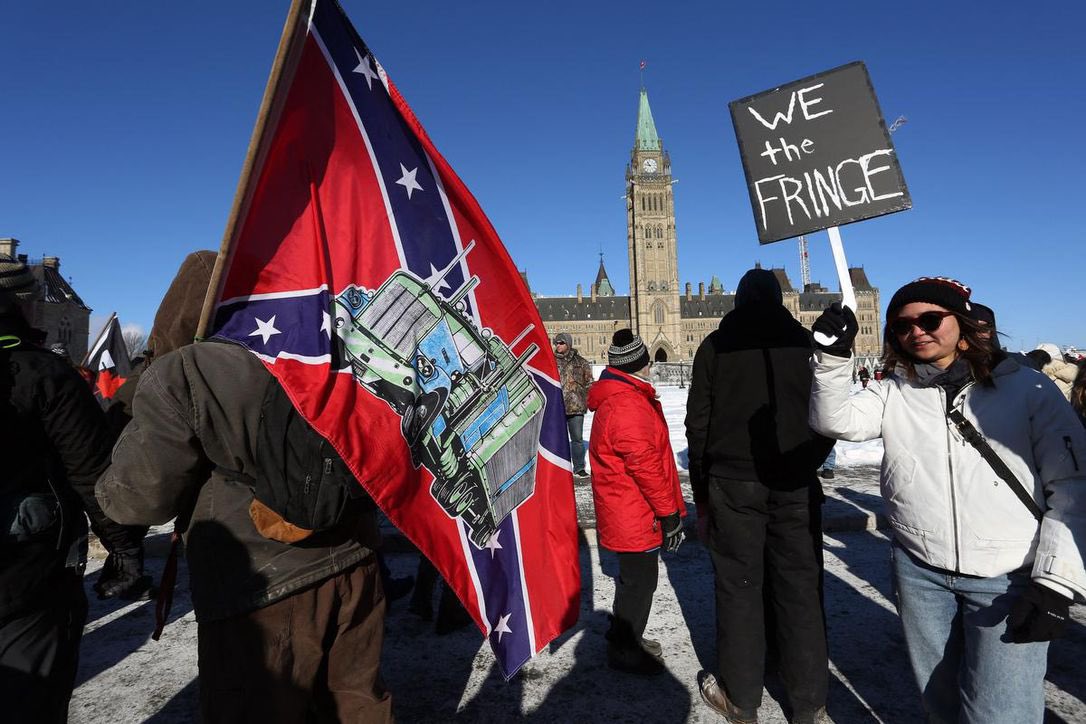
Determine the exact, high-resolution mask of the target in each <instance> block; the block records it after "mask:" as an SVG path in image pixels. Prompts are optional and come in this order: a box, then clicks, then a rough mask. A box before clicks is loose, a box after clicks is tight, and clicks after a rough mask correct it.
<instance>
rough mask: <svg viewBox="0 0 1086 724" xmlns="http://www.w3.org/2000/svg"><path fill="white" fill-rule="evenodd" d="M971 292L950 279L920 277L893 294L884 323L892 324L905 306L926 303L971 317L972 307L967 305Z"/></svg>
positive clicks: (955, 280)
mask: <svg viewBox="0 0 1086 724" xmlns="http://www.w3.org/2000/svg"><path fill="white" fill-rule="evenodd" d="M971 293H972V290H971V289H970V288H969V287H967V286H965V285H964V284H962V283H961V282H959V281H958V280H957V279H951V278H950V277H920V278H919V279H917V280H916V281H912V282H909V283H908V284H906V285H905V286H903V287H902V288H901V289H898V290H897V291H896V292H894V296H893V297H891V299H890V305H889V306H888V307H887V308H886V321H887V322H892V321H893V320H894V319H896V318H897V315H898V312H900V311H901V308H902V307H904V306H905V305H906V304H912V303H913V302H927V303H928V304H938V305H939V306H940V307H942V308H943V309H945V310H947V311H949V312H955V313H957V314H961V315H962V316H965V317H972V316H973V307H972V305H971V304H970V303H969V295H970V294H971Z"/></svg>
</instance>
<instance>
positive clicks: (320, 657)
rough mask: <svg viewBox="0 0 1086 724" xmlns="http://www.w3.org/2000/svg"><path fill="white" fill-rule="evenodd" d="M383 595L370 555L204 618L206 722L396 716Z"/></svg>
mask: <svg viewBox="0 0 1086 724" xmlns="http://www.w3.org/2000/svg"><path fill="white" fill-rule="evenodd" d="M384 622H385V595H384V591H383V590H382V588H381V580H380V576H379V575H378V574H377V562H376V559H375V558H374V557H373V556H371V557H369V558H367V559H366V560H364V561H362V562H361V563H359V564H358V565H357V566H354V567H353V568H350V569H348V570H346V571H343V572H342V573H339V574H337V575H335V576H332V577H331V578H328V579H326V580H324V581H322V582H321V583H319V584H316V585H314V586H311V587H309V588H306V589H303V590H301V591H298V592H297V593H294V594H292V595H290V596H288V597H286V598H284V599H282V600H280V601H276V602H275V603H273V604H270V605H268V606H265V607H263V608H259V609H257V610H255V611H251V612H249V613H246V614H242V615H239V616H234V617H232V618H228V619H225V620H222V621H212V622H208V623H201V624H200V625H199V633H198V640H199V644H198V647H199V667H200V714H201V717H202V719H203V721H205V722H231V723H235V722H259V723H260V724H272V723H273V722H313V721H319V722H366V723H367V724H368V723H369V722H390V721H392V697H391V695H390V694H389V693H388V691H386V690H385V686H384V682H383V681H382V680H381V673H380V660H381V642H382V639H383V638H384Z"/></svg>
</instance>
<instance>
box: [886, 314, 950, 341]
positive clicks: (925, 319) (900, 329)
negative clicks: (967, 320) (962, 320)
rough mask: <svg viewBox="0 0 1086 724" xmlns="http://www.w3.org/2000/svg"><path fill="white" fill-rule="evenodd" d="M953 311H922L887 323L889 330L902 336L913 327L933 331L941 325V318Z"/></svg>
mask: <svg viewBox="0 0 1086 724" xmlns="http://www.w3.org/2000/svg"><path fill="white" fill-rule="evenodd" d="M953 315H954V312H924V313H923V314H918V315H916V316H915V317H898V318H897V319H895V320H894V321H892V322H890V324H889V325H888V326H889V328H890V331H891V332H893V333H894V334H896V335H897V336H899V337H904V336H905V335H906V334H908V333H909V332H910V331H911V330H912V328H913V327H920V329H921V330H923V331H925V332H934V331H935V330H937V329H939V327H941V326H942V325H943V320H944V319H946V318H947V317H950V316H953Z"/></svg>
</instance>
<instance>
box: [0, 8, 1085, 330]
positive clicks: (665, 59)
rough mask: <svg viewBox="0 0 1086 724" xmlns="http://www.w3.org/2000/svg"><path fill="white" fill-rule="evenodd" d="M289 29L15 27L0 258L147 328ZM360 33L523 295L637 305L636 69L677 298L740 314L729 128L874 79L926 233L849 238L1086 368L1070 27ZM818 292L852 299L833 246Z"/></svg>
mask: <svg viewBox="0 0 1086 724" xmlns="http://www.w3.org/2000/svg"><path fill="white" fill-rule="evenodd" d="M288 4H289V3H288V2H286V1H285V0H282V1H275V2H272V1H269V0H262V1H260V2H257V1H255V0H253V1H248V2H241V1H236V2H233V1H232V2H229V3H223V2H209V1H205V0H190V2H186V3H146V2H144V3H138V2H134V1H133V2H103V3H77V2H62V3H26V2H13V1H10V0H0V17H3V18H4V22H3V25H2V26H0V99H2V103H0V139H2V140H0V236H14V237H16V238H18V239H20V240H21V241H22V246H21V247H20V250H21V251H22V252H24V253H28V254H30V255H31V256H34V257H37V256H42V255H46V254H48V255H58V256H60V257H61V259H62V264H63V266H62V270H63V272H64V273H65V275H67V276H69V277H71V278H72V280H73V282H74V284H75V285H76V288H77V290H78V291H79V292H80V294H81V295H82V296H83V297H84V299H85V300H86V301H87V303H88V304H89V305H90V306H91V307H93V308H94V309H95V317H94V319H95V321H97V320H98V319H101V318H104V316H101V315H105V314H108V313H109V312H110V311H114V310H115V311H117V312H118V314H119V315H120V317H121V320H122V321H123V322H127V323H135V324H139V325H142V326H143V327H144V328H149V327H150V323H151V320H152V318H153V316H154V312H155V308H156V306H157V304H158V301H159V299H160V298H161V295H162V293H163V292H164V291H165V288H166V286H167V285H168V283H169V280H170V278H171V276H172V274H173V272H174V271H175V270H176V268H177V265H178V263H179V262H180V260H181V259H182V258H183V257H184V255H185V254H186V253H187V252H188V251H191V250H193V249H197V248H218V245H219V242H220V240H221V237H222V233H223V228H224V226H225V222H226V217H227V213H228V211H229V208H230V204H231V202H232V199H233V195H234V192H235V189H236V185H237V180H238V175H239V172H240V168H241V164H242V160H243V158H244V155H245V151H246V148H247V146H248V142H249V136H250V134H251V132H252V128H253V122H254V120H255V117H256V112H257V108H258V106H259V103H260V99H261V96H262V94H263V89H264V84H265V82H266V80H267V75H268V71H269V68H270V66H271V61H272V58H273V56H274V54H275V49H276V46H277V43H278V40H279V34H280V31H281V29H282V24H283V20H284V18H285V16H286V10H287V7H288ZM343 5H344V7H345V9H346V10H347V13H348V15H349V16H350V18H351V19H352V21H353V22H354V24H355V27H356V28H357V29H358V31H359V33H360V34H361V35H362V37H363V38H364V39H365V40H366V42H367V43H368V44H369V45H370V47H371V49H372V50H373V51H374V53H375V54H376V56H377V57H378V59H379V60H380V61H381V62H382V64H383V65H384V66H385V68H386V70H387V71H388V73H389V75H390V76H391V78H392V79H393V80H394V81H395V82H396V83H397V85H398V86H399V87H400V89H401V91H402V92H403V93H404V95H405V97H406V98H407V100H408V102H409V103H410V104H411V105H412V107H413V108H414V110H415V112H416V114H417V115H418V116H419V118H420V120H421V121H422V123H423V124H424V125H425V126H426V128H427V130H428V131H429V133H430V135H431V137H432V138H433V139H434V142H435V143H436V144H437V146H438V148H439V149H440V150H441V151H442V153H443V154H444V155H445V156H446V158H448V159H449V161H450V163H451V164H452V165H453V167H454V168H455V169H456V170H457V172H458V173H459V174H460V176H461V177H462V178H463V179H464V180H465V182H466V183H467V184H468V186H469V188H471V190H472V191H473V192H474V194H475V195H476V197H477V198H478V199H479V201H480V203H481V204H482V206H483V208H484V210H485V211H486V212H487V214H488V215H489V216H490V219H491V220H492V221H493V222H494V225H495V226H496V228H497V229H498V231H499V233H500V234H501V236H502V238H503V239H504V241H505V244H506V246H507V248H508V249H509V251H510V253H511V254H512V256H513V259H514V261H515V262H516V263H517V265H518V266H519V267H521V268H523V269H526V270H527V272H528V277H529V281H530V283H531V285H532V288H533V290H534V291H537V292H539V293H543V294H547V295H557V294H573V293H574V291H575V287H576V284H577V283H578V282H580V283H582V284H584V285H585V287H586V288H587V286H588V284H590V283H591V281H592V280H593V279H594V277H595V272H596V268H597V264H598V253H599V252H600V251H601V250H602V251H603V253H604V255H605V262H606V264H607V268H608V271H609V273H610V276H611V279H612V281H613V283H614V284H615V286H616V287H617V288H618V290H619V291H620V293H625V292H626V291H627V289H628V284H627V277H628V265H627V261H626V220H625V211H624V204H623V201H622V198H621V197H622V194H623V174H624V169H625V165H626V163H627V162H628V160H629V154H630V149H631V146H632V143H633V137H634V130H635V122H636V110H637V91H638V88H639V77H638V61H639V60H641V59H642V58H644V59H646V60H647V61H648V68H647V70H646V72H645V85H646V87H647V88H648V91H649V97H650V100H651V103H652V109H653V114H654V116H655V120H656V126H657V129H658V131H659V133H660V136H661V138H662V139H663V142H664V145H665V148H666V149H667V150H668V151H669V153H670V155H671V162H672V170H673V174H674V176H675V178H677V179H678V180H679V183H678V184H677V185H676V186H675V204H676V215H677V227H678V240H679V280H680V283H684V282H687V281H689V282H693V283H694V285H695V288H696V285H697V282H699V281H705V282H708V281H709V278H710V276H711V275H713V274H716V275H718V276H719V277H720V278H721V279H722V281H723V282H724V285H725V287H726V288H727V289H729V290H730V289H734V288H735V285H736V283H737V281H738V279H739V277H740V276H741V275H742V273H743V272H744V271H745V270H746V269H748V268H750V267H751V266H752V265H753V263H754V262H756V261H760V262H761V263H762V265H763V266H784V267H785V268H786V269H787V270H788V273H789V275H790V276H791V278H792V280H793V282H794V283H795V284H797V285H798V283H799V277H800V272H799V258H798V253H797V250H796V244H795V242H794V241H792V240H788V241H782V242H779V243H776V244H772V245H767V246H759V245H758V243H757V237H756V234H755V228H754V221H753V216H752V213H751V209H750V203H749V200H748V197H747V194H746V190H745V183H744V178H743V172H742V166H741V164H740V160H739V154H738V150H737V147H736V142H735V136H734V133H733V131H732V127H731V120H730V117H729V114H728V108H727V104H728V102H729V101H731V100H734V99H736V98H739V97H742V96H746V95H749V94H752V93H756V92H759V91H762V90H765V89H767V88H770V87H773V86H776V85H779V84H782V83H785V82H788V81H791V80H794V79H797V78H800V77H802V76H805V75H809V74H811V73H815V72H818V71H821V70H825V69H828V68H831V67H834V66H837V65H841V64H843V63H846V62H849V61H852V60H863V61H865V62H866V63H867V66H868V70H869V71H870V74H871V78H872V81H873V83H874V86H875V89H876V91H877V93H878V96H879V101H880V103H881V105H882V109H883V112H884V114H885V115H886V116H887V120H888V121H889V120H892V119H893V118H895V117H897V116H898V115H905V116H907V117H908V124H907V125H905V126H904V127H903V128H902V129H901V130H900V131H899V132H898V133H897V134H895V137H894V142H895V145H896V148H897V151H898V155H899V157H900V161H901V165H902V168H903V171H904V175H905V179H906V181H907V183H908V185H909V190H910V192H911V195H912V199H913V209H912V210H910V211H906V212H903V213H899V214H894V215H891V216H886V217H882V218H879V219H874V220H870V221H865V222H860V223H858V224H853V225H849V226H845V227H842V235H843V237H844V242H845V250H846V252H847V255H848V259H849V262H850V263H851V264H855V265H862V266H864V268H865V269H866V271H867V274H868V276H869V278H870V279H871V281H872V282H873V283H874V284H875V285H876V286H879V287H880V288H881V290H882V303H883V306H884V307H885V304H886V302H887V301H889V298H890V295H891V294H892V293H893V291H894V290H895V289H896V288H897V287H899V286H900V285H901V284H904V283H905V282H907V281H910V280H911V279H914V278H916V277H917V276H921V275H935V274H942V275H949V276H953V277H956V278H959V279H962V280H963V281H965V282H966V283H968V284H970V285H971V286H972V287H973V289H974V298H975V299H977V300H979V301H983V302H985V303H987V304H989V305H990V306H992V307H993V308H994V309H995V310H996V312H997V315H998V317H999V326H1000V329H1001V330H1003V331H1004V332H1005V333H1007V335H1008V338H1007V340H1006V342H1007V344H1008V346H1010V347H1013V348H1026V349H1029V348H1032V347H1034V346H1035V345H1036V344H1037V343H1038V342H1045V341H1050V342H1056V343H1058V344H1063V345H1066V344H1076V345H1079V346H1080V347H1083V346H1086V319H1084V315H1083V305H1082V290H1083V288H1084V285H1083V283H1082V275H1083V272H1084V266H1083V264H1082V262H1081V261H1080V258H1081V255H1082V252H1083V250H1084V249H1086V245H1084V243H1083V242H1084V238H1083V237H1084V232H1083V225H1082V224H1081V223H1080V222H1077V221H1076V218H1077V214H1078V213H1079V212H1075V211H1074V209H1076V208H1077V209H1080V210H1081V208H1082V207H1083V203H1082V201H1081V198H1082V197H1083V195H1084V193H1086V183H1084V181H1083V176H1082V175H1081V174H1082V169H1083V168H1086V153H1084V151H1083V141H1082V138H1081V129H1082V128H1083V117H1084V115H1086V93H1083V92H1082V83H1083V79H1084V78H1086V49H1084V45H1083V43H1082V42H1081V38H1080V33H1081V28H1082V27H1083V25H1084V21H1086V9H1083V8H1084V6H1082V5H1081V4H1079V3H1049V2H1032V3H1020V2H1015V3H1010V2H988V3H983V4H982V3H946V2H940V3H934V2H933V3H927V2H918V3H897V4H892V3H880V4H871V3H857V2H839V3H819V4H816V3H803V4H799V3H797V4H795V5H792V4H789V3H731V2H719V1H718V2H683V3H650V2H638V1H631V2H623V3H608V2H597V3H586V2H576V3H573V2H551V3H546V4H534V3H510V2H462V3H449V2H426V1H420V2H413V3H404V2H401V3H367V2H361V0H345V2H344V3H343ZM810 242H811V265H812V276H813V277H814V279H815V280H820V281H821V282H822V283H823V284H824V285H826V286H828V287H831V288H836V279H835V273H834V270H833V264H832V260H831V257H830V255H829V249H828V241H827V239H826V234H825V233H824V232H821V233H819V234H816V235H814V236H812V237H811V238H810Z"/></svg>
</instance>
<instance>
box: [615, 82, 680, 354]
mask: <svg viewBox="0 0 1086 724" xmlns="http://www.w3.org/2000/svg"><path fill="white" fill-rule="evenodd" d="M672 183H673V181H672V178H671V160H670V159H669V158H668V155H667V152H666V151H664V147H663V144H662V143H661V142H660V137H659V136H657V135H656V124H655V123H654V122H653V120H652V110H651V109H650V108H649V96H648V92H647V91H645V89H644V88H642V89H641V100H640V104H639V106H638V109H637V136H636V139H635V141H634V147H633V152H632V153H631V154H630V165H629V166H627V167H626V212H627V218H626V244H627V251H628V253H629V257H630V317H631V321H632V323H633V329H634V331H635V332H636V333H637V334H638V335H640V336H641V339H643V340H644V341H645V344H646V345H648V348H649V356H650V358H651V359H652V360H654V361H657V362H666V361H668V360H671V361H675V360H677V359H679V358H681V357H682V355H681V352H680V350H681V346H680V343H681V336H682V319H681V313H680V308H679V257H678V251H677V247H676V240H675V202H674V198H673V196H672V193H671V185H672Z"/></svg>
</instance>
